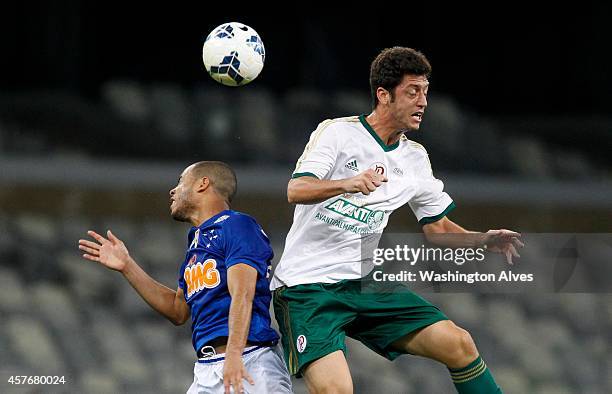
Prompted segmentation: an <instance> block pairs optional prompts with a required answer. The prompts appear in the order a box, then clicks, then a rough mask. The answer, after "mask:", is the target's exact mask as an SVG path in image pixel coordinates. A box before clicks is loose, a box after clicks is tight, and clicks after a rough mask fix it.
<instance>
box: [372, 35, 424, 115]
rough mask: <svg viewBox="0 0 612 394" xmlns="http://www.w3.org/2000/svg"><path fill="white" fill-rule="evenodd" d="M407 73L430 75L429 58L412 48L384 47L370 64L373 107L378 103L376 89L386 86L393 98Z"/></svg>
mask: <svg viewBox="0 0 612 394" xmlns="http://www.w3.org/2000/svg"><path fill="white" fill-rule="evenodd" d="M406 74H411V75H418V76H421V75H423V76H425V77H429V75H430V74H431V65H430V64H429V60H427V58H426V57H425V55H423V54H422V53H421V52H419V51H417V50H415V49H412V48H405V47H393V48H387V49H383V50H382V52H380V53H379V54H378V56H376V59H374V61H373V62H372V65H371V66H370V92H371V94H372V108H376V106H377V105H378V97H376V89H378V88H379V87H380V88H384V89H385V90H387V91H389V92H390V93H391V98H393V90H394V89H395V87H396V86H397V85H399V84H400V82H402V79H403V78H404V75H406Z"/></svg>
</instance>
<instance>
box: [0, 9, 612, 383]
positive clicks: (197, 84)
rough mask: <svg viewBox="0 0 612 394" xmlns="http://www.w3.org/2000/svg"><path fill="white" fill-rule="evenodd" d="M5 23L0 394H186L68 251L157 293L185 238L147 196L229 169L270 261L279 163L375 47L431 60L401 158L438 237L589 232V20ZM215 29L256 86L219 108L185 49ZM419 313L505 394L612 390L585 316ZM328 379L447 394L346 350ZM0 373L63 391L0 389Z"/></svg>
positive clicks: (597, 134) (533, 298) (137, 320)
mask: <svg viewBox="0 0 612 394" xmlns="http://www.w3.org/2000/svg"><path fill="white" fill-rule="evenodd" d="M12 7H13V8H12V9H9V10H7V12H3V13H2V14H1V16H0V18H1V21H2V23H1V26H2V35H1V37H0V42H1V43H2V48H3V50H2V54H1V55H0V58H1V59H2V68H3V69H4V71H3V73H2V74H0V169H1V171H0V182H1V184H2V186H3V187H2V188H0V378H1V379H2V381H1V382H0V388H1V389H0V391H1V392H13V391H15V392H53V391H54V390H56V391H57V392H88V393H115V392H164V393H165V392H182V391H184V390H186V388H187V387H188V385H189V384H190V383H191V380H192V362H193V361H194V360H193V350H192V348H191V343H190V336H189V327H188V325H185V326H184V327H181V328H176V327H173V326H172V325H171V324H170V323H169V322H167V321H165V320H164V319H163V318H161V317H159V316H157V315H156V314H155V313H154V312H152V311H150V310H149V308H148V306H146V304H145V303H144V302H143V301H142V300H141V299H140V298H139V297H138V296H137V295H136V293H135V292H134V291H133V290H132V289H131V288H130V287H129V285H128V284H127V283H126V282H125V281H124V280H123V279H122V278H121V277H120V275H118V274H114V273H111V272H109V271H107V270H104V269H103V268H101V267H98V266H95V265H93V264H91V263H88V262H86V261H84V260H82V259H81V258H80V257H79V256H80V254H79V251H78V250H77V240H78V239H79V238H80V237H82V236H83V235H84V233H85V231H86V230H87V229H90V228H93V229H97V230H105V229H106V228H112V229H113V230H114V231H115V233H116V234H117V235H119V236H120V237H122V238H123V239H124V240H125V242H126V244H127V245H128V247H129V248H130V250H131V253H132V255H133V256H134V257H135V258H136V259H137V260H138V261H139V262H140V263H141V264H142V265H143V267H144V268H145V269H146V270H147V271H148V272H149V273H150V274H151V275H152V276H153V277H155V278H157V279H158V280H160V281H161V282H163V283H165V284H166V285H168V286H170V287H175V286H176V272H177V269H178V265H179V264H180V262H181V260H182V255H183V248H184V244H185V234H186V230H187V227H186V226H184V225H181V224H177V223H175V222H173V221H172V220H171V219H170V217H169V215H168V195H167V193H168V190H169V189H170V188H172V187H173V185H174V184H175V182H176V179H177V176H178V174H179V173H180V171H181V170H182V169H183V168H184V167H185V166H186V165H188V164H189V163H191V162H194V161H198V160H202V159H214V160H224V161H227V162H229V163H231V164H232V165H233V166H235V167H236V169H237V170H238V176H239V192H238V196H237V199H236V204H235V207H234V208H235V209H238V210H242V211H245V212H248V213H250V214H252V215H254V216H256V217H257V218H258V220H259V221H260V223H261V224H262V225H263V227H264V228H265V229H266V231H267V232H268V233H269V234H270V235H271V238H272V241H273V244H274V247H275V251H276V255H277V257H276V259H278V257H279V256H280V254H281V252H282V247H283V242H284V236H285V234H286V232H287V231H288V229H289V226H290V223H291V219H292V211H293V209H292V207H291V206H289V205H288V204H287V203H286V198H285V195H284V192H285V187H286V182H287V179H288V177H289V176H290V174H291V171H292V169H293V166H294V163H295V160H296V159H297V157H298V156H299V155H300V154H301V151H302V149H303V147H304V145H305V143H306V141H307V139H308V135H309V133H310V132H311V131H312V130H313V129H314V128H315V127H316V125H317V123H318V122H319V121H321V120H323V119H325V118H329V117H337V116H345V115H350V114H358V113H367V112H368V111H369V109H370V99H369V87H368V71H369V63H370V61H371V59H372V58H373V56H375V55H376V53H377V52H378V51H379V50H381V49H382V48H384V47H388V46H392V45H405V46H411V47H415V48H417V49H420V50H422V51H423V52H424V53H425V54H426V55H427V56H428V57H429V59H430V60H431V62H432V65H433V70H434V71H433V75H432V78H431V90H430V92H431V93H430V97H429V108H428V110H427V112H426V115H425V119H424V123H423V126H422V131H421V132H419V133H418V135H415V136H410V138H413V139H415V140H417V141H419V142H421V143H423V144H424V145H425V146H426V147H427V149H428V150H429V153H430V156H431V160H432V164H433V167H434V171H435V173H436V175H437V176H438V177H440V178H441V179H443V180H444V181H445V183H446V187H447V190H448V192H449V193H450V194H451V196H453V198H454V199H455V201H456V202H457V205H458V209H456V210H455V212H453V214H452V216H451V218H452V219H453V220H455V221H457V222H459V223H461V224H462V225H464V226H465V227H467V228H470V229H479V230H486V229H489V228H498V227H504V228H511V229H516V230H518V231H521V232H548V233H552V232H577V233H589V232H612V224H611V223H612V221H611V219H612V203H611V202H610V196H611V195H612V178H611V168H612V159H611V156H610V154H609V152H610V148H611V147H612V143H611V142H612V137H611V135H610V130H611V129H612V116H611V114H610V102H611V99H612V74H611V73H610V72H609V70H610V69H612V58H611V56H610V53H609V51H608V49H607V48H608V41H609V37H610V29H609V23H608V21H607V15H609V12H607V11H608V10H607V9H605V8H604V7H603V6H592V7H586V6H585V7H582V8H580V9H573V10H568V11H567V12H566V13H565V14H564V16H556V17H554V18H552V17H551V16H550V15H547V14H542V15H537V16H536V15H533V14H532V16H530V17H526V16H525V15H524V13H523V12H522V10H504V11H495V12H493V11H491V12H490V13H489V14H488V15H487V14H485V16H484V17H476V16H473V17H472V18H469V19H468V18H465V17H464V16H463V14H457V13H454V12H448V11H449V10H447V9H445V8H443V7H441V6H440V7H435V6H433V7H428V8H427V9H424V8H418V9H416V8H414V9H413V8H412V6H406V9H405V10H403V11H402V10H397V15H391V16H385V17H384V18H383V17H380V18H377V17H376V15H370V12H368V11H365V13H366V15H363V14H361V15H360V14H355V15H353V16H351V15H339V14H337V15H330V16H329V17H327V18H322V17H320V16H319V17H318V18H309V17H306V16H302V17H287V18H274V19H272V18H263V17H254V16H247V15H236V14H226V15H212V14H211V13H210V11H209V10H207V9H206V7H203V6H202V7H200V8H190V7H188V6H187V5H184V6H182V7H178V6H176V7H162V6H158V7H156V6H152V5H147V10H146V12H143V10H142V9H140V8H136V7H135V6H133V7H132V8H130V7H126V6H125V5H122V6H121V7H117V8H115V7H112V6H110V5H106V4H105V5H100V4H98V5H94V4H88V5H85V4H84V3H77V2H66V3H63V4H52V3H47V4H44V5H41V6H38V7H34V6H32V7H30V6H26V5H21V6H19V5H13V6H12ZM481 11H483V10H481ZM372 13H374V12H372ZM400 14H402V15H400ZM466 14H467V13H466ZM557 14H558V12H557ZM231 20H237V21H240V22H243V23H246V24H249V25H250V26H252V27H254V28H255V29H256V30H257V31H258V32H259V34H260V35H261V37H262V39H263V41H264V44H265V46H266V52H267V53H266V55H267V56H266V66H265V68H264V71H263V73H262V75H261V76H260V77H259V78H258V79H257V80H256V81H255V82H254V83H252V84H251V85H249V86H246V87H242V88H239V89H232V88H225V87H222V86H218V85H217V84H216V83H215V82H213V81H212V80H211V79H210V78H209V77H208V76H207V75H206V73H205V72H204V71H203V69H202V66H201V59H200V51H201V43H202V40H203V38H204V37H205V36H206V35H207V33H208V31H209V30H211V29H212V28H213V27H215V26H217V25H218V24H220V23H223V22H226V21H231ZM418 230H419V227H418V225H417V223H416V221H415V220H414V217H413V215H412V213H411V212H410V210H409V209H401V210H400V211H398V212H396V213H395V214H394V216H393V217H392V218H391V224H390V227H389V231H394V232H399V231H407V232H408V231H418ZM276 259H275V261H276ZM426 297H427V298H428V299H430V300H431V301H432V302H434V303H435V304H437V305H439V306H440V307H441V308H442V309H443V310H444V311H445V312H446V313H447V314H448V315H449V316H450V317H451V318H452V319H454V320H455V321H457V322H458V324H460V325H462V326H464V327H465V328H467V329H468V330H470V331H471V332H472V333H473V336H474V338H475V340H476V342H477V344H478V345H479V348H480V350H481V352H482V354H483V355H484V357H485V359H486V360H487V363H488V364H489V366H490V367H491V369H492V370H493V372H494V373H495V375H496V377H497V379H498V381H499V383H500V384H501V385H502V386H503V387H504V389H505V391H506V392H507V393H538V394H545V393H555V394H556V393H603V392H611V391H612V379H611V376H612V359H611V358H610V356H609V352H610V342H611V339H612V305H611V304H610V301H611V298H610V296H609V295H604V294H589V293H581V294H540V295H533V294H489V295H476V294H467V293H463V294H427V295H426ZM348 359H349V364H350V366H351V370H352V374H353V379H354V382H355V388H356V392H361V393H368V392H374V391H376V392H386V393H442V392H452V386H451V383H450V379H449V377H448V374H447V372H446V371H445V369H444V368H443V367H442V366H441V365H438V364H436V363H434V362H430V361H428V360H423V359H419V358H415V357H402V358H400V359H399V360H398V361H397V362H394V363H389V362H387V361H386V360H384V359H382V358H380V357H379V356H377V355H375V354H373V353H371V352H369V351H368V350H367V349H365V348H364V347H363V346H361V345H360V344H358V343H356V342H353V341H349V353H348ZM10 375H65V376H66V381H67V383H66V385H65V386H63V387H55V388H53V387H49V386H45V387H42V386H39V387H32V386H30V387H27V388H22V389H19V390H18V389H16V388H15V387H9V386H8V385H7V384H6V380H7V379H8V377H9V376H10ZM295 389H296V392H305V391H304V386H303V382H300V381H296V384H295Z"/></svg>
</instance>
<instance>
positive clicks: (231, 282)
mask: <svg viewBox="0 0 612 394" xmlns="http://www.w3.org/2000/svg"><path fill="white" fill-rule="evenodd" d="M256 283H257V270H256V269H255V268H253V267H251V266H250V265H247V264H236V265H233V266H231V267H230V268H229V269H228V270H227V287H228V290H229V293H230V296H231V297H232V303H231V304H230V310H229V322H228V325H229V337H228V339H227V346H226V348H225V365H224V367H223V384H224V385H225V392H226V393H229V392H230V386H233V387H234V392H236V393H241V392H242V379H246V380H247V381H248V382H249V383H250V384H254V382H253V379H252V378H251V377H250V376H249V374H248V373H247V372H246V369H245V368H244V364H243V362H242V352H243V351H244V347H245V346H246V343H247V339H248V336H249V329H250V327H251V312H252V311H253V298H254V297H255V286H256Z"/></svg>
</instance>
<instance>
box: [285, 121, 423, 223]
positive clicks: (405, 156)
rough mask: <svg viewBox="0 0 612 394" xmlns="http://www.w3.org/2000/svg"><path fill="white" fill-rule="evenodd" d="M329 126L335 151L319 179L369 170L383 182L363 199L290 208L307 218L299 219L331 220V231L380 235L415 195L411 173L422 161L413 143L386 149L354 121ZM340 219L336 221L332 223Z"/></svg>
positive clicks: (359, 196)
mask: <svg viewBox="0 0 612 394" xmlns="http://www.w3.org/2000/svg"><path fill="white" fill-rule="evenodd" d="M345 119H348V120H345V121H341V122H338V124H336V125H335V127H336V128H337V131H336V132H337V133H338V140H339V148H338V153H337V157H336V161H335V165H334V166H333V168H332V170H331V171H330V172H329V174H328V176H327V177H326V178H325V179H330V180H338V179H346V178H351V177H354V176H356V175H358V174H359V173H361V172H363V171H365V170H367V169H372V170H374V171H376V172H377V173H379V174H382V175H385V176H386V177H387V179H388V181H387V182H385V183H383V184H382V185H381V186H380V187H378V188H377V189H376V190H375V191H373V192H371V193H370V194H369V195H364V194H362V193H345V194H342V195H339V196H335V197H332V198H330V199H328V200H327V201H324V202H322V203H319V204H315V205H298V206H297V207H296V210H302V211H304V212H303V214H305V215H309V216H307V217H302V218H300V219H301V220H302V221H304V220H306V221H311V224H314V223H317V222H321V221H324V222H330V220H332V221H334V224H333V226H331V227H335V228H340V226H342V227H343V228H348V229H349V231H352V232H354V233H356V234H363V233H372V232H380V231H382V229H384V227H385V226H386V225H387V222H388V219H389V216H390V215H391V213H393V211H394V210H396V209H398V208H400V207H401V206H403V205H404V204H406V203H407V202H408V201H410V199H412V198H413V196H414V195H415V193H416V192H417V187H418V184H417V172H418V171H419V169H420V168H421V167H422V161H423V160H424V158H425V159H426V154H425V153H424V151H423V149H422V147H420V145H419V144H417V143H415V142H413V141H410V140H408V139H406V138H405V137H402V138H401V140H400V141H399V142H398V143H397V144H394V145H391V146H390V147H389V146H386V145H384V144H383V143H382V142H381V141H380V140H377V139H376V137H374V136H373V135H372V133H373V131H372V132H370V131H368V130H367V129H366V128H365V127H364V125H363V124H362V122H361V121H360V120H359V118H358V117H351V118H345ZM338 221H341V222H338Z"/></svg>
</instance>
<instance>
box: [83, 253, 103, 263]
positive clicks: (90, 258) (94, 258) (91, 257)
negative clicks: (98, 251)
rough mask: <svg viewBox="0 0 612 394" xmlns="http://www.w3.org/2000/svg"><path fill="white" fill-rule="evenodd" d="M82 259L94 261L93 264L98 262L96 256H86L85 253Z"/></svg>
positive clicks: (98, 258)
mask: <svg viewBox="0 0 612 394" xmlns="http://www.w3.org/2000/svg"><path fill="white" fill-rule="evenodd" d="M83 258H85V259H87V260H91V261H95V262H97V263H99V262H100V257H98V256H92V255H90V254H87V253H85V254H84V255H83Z"/></svg>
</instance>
